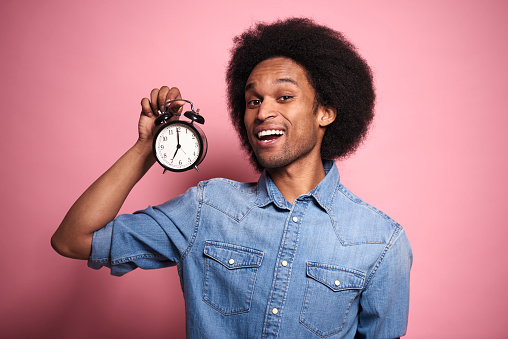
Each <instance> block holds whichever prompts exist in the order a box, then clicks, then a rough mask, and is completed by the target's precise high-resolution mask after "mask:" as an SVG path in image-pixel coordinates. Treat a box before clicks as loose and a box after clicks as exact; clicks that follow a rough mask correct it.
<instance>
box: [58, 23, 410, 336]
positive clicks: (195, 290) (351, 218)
mask: <svg viewBox="0 0 508 339" xmlns="http://www.w3.org/2000/svg"><path fill="white" fill-rule="evenodd" d="M227 83H228V99H229V108H230V112H231V117H232V121H233V125H234V126H235V128H236V129H237V130H238V132H239V135H240V139H241V141H242V144H243V146H244V147H245V148H246V150H247V151H248V152H249V153H250V155H251V160H252V162H253V164H254V165H255V166H256V167H257V168H258V169H259V170H262V173H261V176H260V178H259V181H258V182H257V183H251V184H245V183H238V182H234V181H230V180H226V179H214V180H210V181H206V182H201V183H200V184H199V185H198V187H193V188H191V189H189V190H188V191H187V192H186V193H185V194H184V195H182V196H179V197H176V198H174V199H172V200H170V201H168V202H166V203H165V204H162V205H160V206H156V207H149V208H147V209H145V210H143V211H139V212H136V213H134V214H132V215H120V216H118V217H116V215H117V213H118V211H119V209H120V207H121V205H122V203H123V201H124V200H125V198H126V197H127V194H128V193H129V191H130V190H131V188H132V187H133V186H134V185H135V184H136V182H137V181H138V180H139V179H141V177H142V176H143V175H144V174H145V173H146V171H147V170H148V169H149V168H150V166H152V165H153V163H154V161H155V160H154V156H153V154H152V139H153V135H154V132H155V130H156V128H155V127H154V119H155V117H156V115H157V114H156V112H157V110H158V107H160V106H161V105H163V104H164V103H165V102H166V101H168V100H173V99H178V98H181V95H180V92H179V90H178V89H177V88H171V89H170V88H168V87H162V88H161V89H155V90H153V91H152V92H151V95H150V99H148V98H144V99H143V100H142V102H141V106H142V114H141V117H140V120H139V138H138V141H137V142H136V144H135V145H134V146H133V147H132V148H131V149H130V150H128V151H127V153H125V155H123V156H122V157H121V158H120V159H119V160H118V161H117V162H116V163H115V164H114V165H113V166H112V167H111V168H110V169H109V170H108V171H107V172H106V173H105V174H103V175H102V176H101V177H100V178H99V179H98V180H97V181H96V182H95V183H93V184H92V186H90V188H88V189H87V190H86V191H85V193H83V195H82V196H81V197H80V198H79V199H78V200H77V202H76V203H75V204H74V205H73V206H72V207H71V209H70V210H69V212H68V214H67V215H66V217H65V218H64V220H63V221H62V224H61V225H60V227H59V228H58V230H57V231H56V232H55V234H54V236H53V238H52V244H53V247H54V248H55V250H57V251H58V252H59V253H61V254H62V255H65V256H68V257H72V258H79V259H88V260H89V266H91V267H93V268H100V267H102V266H107V267H109V268H111V273H112V274H113V275H118V276H119V275H123V274H125V273H127V272H129V271H131V270H133V269H135V268H136V267H141V268H161V267H168V266H172V265H177V268H178V273H179V275H180V278H181V284H182V290H183V293H184V299H185V309H186V325H187V336H188V337H189V338H275V337H279V338H324V337H326V338H355V337H356V338H362V337H367V338H395V337H399V336H402V335H404V334H405V331H406V326H407V317H408V305H409V271H410V267H411V262H412V254H411V248H410V246H409V242H408V240H407V238H406V236H405V234H404V231H403V229H402V227H401V226H400V225H398V224H397V223H396V222H395V221H393V220H392V219H390V218H389V217H388V216H386V215H385V214H383V213H382V212H380V211H379V210H377V209H376V208H374V207H372V206H370V205H368V204H366V203H365V202H363V201H362V200H360V199H359V198H358V197H356V196H355V195H353V194H352V193H351V192H350V191H348V190H347V189H346V188H345V187H344V186H342V184H341V183H340V181H339V174H338V171H337V168H336V166H335V164H334V162H333V161H330V160H326V159H334V158H339V157H343V156H345V155H347V154H350V153H351V152H353V151H354V150H355V148H356V147H357V145H358V144H359V142H360V141H361V140H362V138H363V136H364V135H365V133H366V131H367V128H368V125H369V123H370V121H371V120H372V116H373V113H372V112H373V102H374V91H373V86H372V77H371V73H370V69H369V67H368V66H367V64H366V63H365V62H364V60H363V59H362V58H361V57H360V56H359V55H358V54H357V53H356V52H355V49H354V47H353V46H352V45H351V44H350V43H349V42H348V41H347V40H346V39H345V38H344V37H343V36H342V35H341V34H340V33H338V32H335V31H333V30H331V29H329V28H327V27H323V26H319V25H316V24H314V23H313V22H312V21H310V20H306V19H290V20H286V21H279V22H276V23H274V24H271V25H265V24H260V25H257V26H256V27H254V28H252V29H250V30H249V31H247V32H245V33H244V34H243V35H241V36H239V37H237V38H235V47H234V49H233V52H232V58H231V61H230V64H229V68H228V71H227ZM181 104H183V103H179V102H173V103H172V105H171V106H170V109H172V110H173V111H174V112H176V111H178V110H179V108H180V105H181ZM115 217H116V219H115Z"/></svg>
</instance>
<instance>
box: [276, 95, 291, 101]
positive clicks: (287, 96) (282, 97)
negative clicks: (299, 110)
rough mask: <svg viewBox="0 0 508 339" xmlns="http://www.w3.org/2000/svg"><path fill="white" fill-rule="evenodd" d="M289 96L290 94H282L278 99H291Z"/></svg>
mask: <svg viewBox="0 0 508 339" xmlns="http://www.w3.org/2000/svg"><path fill="white" fill-rule="evenodd" d="M291 98H292V96H290V95H283V96H281V97H280V98H279V100H280V101H286V100H289V99H291Z"/></svg>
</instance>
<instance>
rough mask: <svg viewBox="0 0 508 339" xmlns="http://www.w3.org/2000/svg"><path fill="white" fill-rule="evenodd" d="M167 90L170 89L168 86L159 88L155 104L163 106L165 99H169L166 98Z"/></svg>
mask: <svg viewBox="0 0 508 339" xmlns="http://www.w3.org/2000/svg"><path fill="white" fill-rule="evenodd" d="M169 91H170V89H169V87H168V86H162V87H161V89H160V90H159V93H158V95H157V105H158V106H157V107H159V108H161V107H162V106H164V104H165V103H166V101H168V100H170V99H166V98H167V96H168V93H169Z"/></svg>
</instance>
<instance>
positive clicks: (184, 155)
mask: <svg viewBox="0 0 508 339" xmlns="http://www.w3.org/2000/svg"><path fill="white" fill-rule="evenodd" d="M154 146H155V155H156V157H157V159H158V160H159V162H161V164H162V165H163V166H166V167H168V168H170V169H174V170H177V171H178V170H184V169H187V168H189V167H191V166H192V165H193V164H194V163H196V162H197V161H198V159H199V156H200V154H201V142H200V138H199V136H198V133H197V132H196V131H195V130H194V129H193V128H191V127H189V126H188V125H187V124H185V123H182V122H176V123H173V124H170V125H168V126H165V127H163V129H162V130H161V131H160V132H159V134H158V136H157V138H156V140H155V145H154Z"/></svg>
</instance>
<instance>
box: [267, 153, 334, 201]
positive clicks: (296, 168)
mask: <svg viewBox="0 0 508 339" xmlns="http://www.w3.org/2000/svg"><path fill="white" fill-rule="evenodd" d="M267 172H268V173H269V174H270V178H271V179H272V181H273V183H274V184H275V186H277V188H278V189H279V191H280V193H281V194H282V196H284V198H285V199H286V200H287V201H289V202H290V203H291V204H293V203H294V201H295V200H296V198H298V197H299V196H300V195H302V194H307V193H309V192H310V191H312V190H313V189H314V188H315V187H316V186H317V185H318V184H319V183H320V182H321V180H323V179H324V177H325V176H326V174H325V170H324V168H323V163H322V162H321V161H314V162H310V163H307V164H301V163H300V164H296V163H293V164H290V165H288V166H286V167H283V168H275V169H267Z"/></svg>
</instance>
